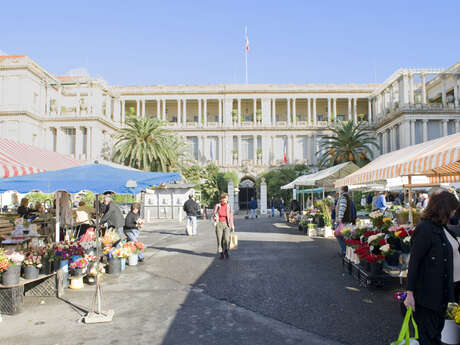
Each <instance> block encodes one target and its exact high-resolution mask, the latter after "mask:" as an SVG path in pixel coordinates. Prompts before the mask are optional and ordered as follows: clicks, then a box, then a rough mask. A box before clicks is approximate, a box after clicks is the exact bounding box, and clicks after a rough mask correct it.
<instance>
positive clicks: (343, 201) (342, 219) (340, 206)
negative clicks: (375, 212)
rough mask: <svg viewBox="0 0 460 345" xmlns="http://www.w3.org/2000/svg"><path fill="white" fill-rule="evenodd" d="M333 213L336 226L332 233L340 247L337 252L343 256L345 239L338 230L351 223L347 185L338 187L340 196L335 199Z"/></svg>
mask: <svg viewBox="0 0 460 345" xmlns="http://www.w3.org/2000/svg"><path fill="white" fill-rule="evenodd" d="M335 215H336V223H337V226H336V230H335V232H334V235H335V238H336V239H337V242H338V244H339V247H340V253H339V254H340V255H341V256H345V249H346V246H345V239H344V238H343V235H342V234H341V232H340V230H342V229H343V228H344V227H346V226H349V225H351V223H352V221H353V207H352V204H351V198H350V195H349V194H348V186H342V187H341V188H340V196H339V199H338V201H337V206H336V210H335Z"/></svg>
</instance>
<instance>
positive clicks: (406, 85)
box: [399, 73, 409, 106]
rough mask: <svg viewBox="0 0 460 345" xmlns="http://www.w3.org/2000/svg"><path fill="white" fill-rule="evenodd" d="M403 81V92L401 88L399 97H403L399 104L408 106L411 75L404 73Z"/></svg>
mask: <svg viewBox="0 0 460 345" xmlns="http://www.w3.org/2000/svg"><path fill="white" fill-rule="evenodd" d="M402 83H403V92H402V93H401V90H400V91H399V92H400V95H399V97H400V98H401V97H402V101H400V102H399V104H400V105H406V106H407V105H408V104H409V77H408V75H407V73H404V74H403V79H402Z"/></svg>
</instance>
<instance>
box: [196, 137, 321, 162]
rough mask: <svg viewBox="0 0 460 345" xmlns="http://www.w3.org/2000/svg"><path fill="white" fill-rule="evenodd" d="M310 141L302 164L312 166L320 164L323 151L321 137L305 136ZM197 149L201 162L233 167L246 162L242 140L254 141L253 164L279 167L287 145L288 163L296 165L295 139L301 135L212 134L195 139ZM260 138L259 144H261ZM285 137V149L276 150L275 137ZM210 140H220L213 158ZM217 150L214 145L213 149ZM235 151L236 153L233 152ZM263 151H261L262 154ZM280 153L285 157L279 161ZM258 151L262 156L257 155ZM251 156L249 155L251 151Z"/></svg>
mask: <svg viewBox="0 0 460 345" xmlns="http://www.w3.org/2000/svg"><path fill="white" fill-rule="evenodd" d="M302 136H303V137H305V138H306V140H307V145H306V146H307V152H304V157H302V158H303V159H302V160H303V161H308V162H309V163H310V164H316V163H317V154H318V153H319V152H320V151H321V149H320V146H319V137H318V135H317V134H307V135H302ZM196 137H197V146H198V150H197V151H198V157H197V158H198V162H201V163H207V162H208V161H210V160H212V161H215V162H216V163H217V164H219V165H221V166H232V165H238V166H239V165H241V164H242V162H243V145H242V141H243V138H252V141H253V145H252V150H253V152H252V160H251V161H252V164H253V165H276V164H279V163H280V162H279V160H280V159H281V161H283V156H284V146H286V161H287V162H286V163H287V164H294V163H295V161H296V158H297V157H296V156H295V150H296V140H297V137H298V135H296V134H288V135H285V136H279V135H266V136H259V135H255V134H254V135H252V136H248V135H242V134H238V135H232V134H230V135H224V134H221V135H210V136H196ZM259 137H260V139H261V140H260V145H259V140H258V139H259ZM280 137H281V138H282V141H283V147H275V141H276V138H280ZM209 138H217V147H216V149H215V152H214V151H213V155H214V157H211V156H210V155H208V152H209V150H208V145H209V141H208V139H209ZM234 140H235V141H236V147H235V146H234ZM212 149H213V150H214V146H213V148H212ZM235 150H236V154H235V153H234V151H235ZM259 150H260V151H259ZM280 150H281V152H282V155H281V157H280V158H275V151H276V152H279V151H280ZM302 150H303V149H302ZM258 152H260V153H261V154H260V155H258ZM248 156H249V152H248Z"/></svg>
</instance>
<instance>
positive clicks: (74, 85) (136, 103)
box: [0, 55, 460, 174]
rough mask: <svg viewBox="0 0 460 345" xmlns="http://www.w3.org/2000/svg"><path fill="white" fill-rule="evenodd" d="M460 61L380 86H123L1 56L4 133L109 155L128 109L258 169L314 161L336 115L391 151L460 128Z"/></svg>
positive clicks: (207, 153)
mask: <svg viewBox="0 0 460 345" xmlns="http://www.w3.org/2000/svg"><path fill="white" fill-rule="evenodd" d="M459 77H460V63H458V64H456V65H454V66H452V67H450V68H449V69H446V70H436V69H400V70H398V71H396V72H395V73H394V74H393V75H392V76H390V77H389V78H388V79H387V80H386V81H385V82H384V83H382V84H301V85H294V84H292V85H291V84H286V85H274V84H273V85H272V84H249V85H247V84H238V85H234V84H220V85H197V86H192V85H177V86H162V85H155V86H117V85H107V83H106V82H105V81H104V80H102V79H97V78H91V77H89V76H62V77H60V76H54V75H53V74H51V73H50V72H48V71H46V70H45V69H44V68H42V67H40V66H39V65H38V64H37V63H36V62H34V61H33V60H31V59H30V58H29V57H27V56H24V55H22V56H0V137H7V138H11V139H14V140H17V141H20V142H24V143H28V144H32V145H36V146H39V147H42V148H46V149H49V150H53V151H58V152H60V153H64V154H68V155H72V156H74V157H75V158H80V159H86V160H95V159H100V158H108V157H109V156H110V155H111V153H112V149H113V145H114V137H115V135H116V133H117V131H118V130H119V129H120V128H122V127H123V126H124V125H125V121H126V118H127V117H128V116H137V117H144V118H150V117H157V118H159V119H161V120H163V121H164V122H165V125H166V126H167V127H168V128H169V129H171V130H172V131H173V132H174V133H176V134H177V135H179V136H181V137H183V138H184V139H185V140H186V141H187V142H188V143H189V144H190V145H189V147H190V154H191V155H192V157H193V158H194V159H195V160H196V161H197V162H198V163H200V164H206V163H209V162H215V163H216V164H218V165H219V166H221V167H222V168H224V169H236V170H239V171H246V172H247V171H252V172H253V173H254V174H256V173H257V172H259V171H261V170H264V169H266V168H268V167H270V166H278V165H280V164H284V155H285V154H286V161H287V162H286V163H287V164H295V163H306V164H309V165H311V166H315V165H316V163H317V158H316V157H317V153H318V152H321V150H322V142H321V136H322V135H323V134H326V133H328V131H329V128H330V127H331V126H332V125H334V123H335V122H337V121H345V120H353V121H354V122H358V121H367V122H368V123H369V125H370V126H371V127H372V129H373V130H374V131H375V133H376V136H377V137H378V140H379V141H380V144H381V152H377V154H379V153H386V152H390V151H393V150H397V149H399V148H402V147H406V146H408V145H412V144H417V143H420V142H424V141H427V140H431V139H433V138H436V137H440V136H444V135H448V134H451V133H456V132H459V131H460V127H459V126H460V94H459V91H460V89H459V88H460V78H459Z"/></svg>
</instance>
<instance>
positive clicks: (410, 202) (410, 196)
mask: <svg viewBox="0 0 460 345" xmlns="http://www.w3.org/2000/svg"><path fill="white" fill-rule="evenodd" d="M408 182H409V224H412V225H414V215H413V214H412V176H411V175H409V176H408Z"/></svg>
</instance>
